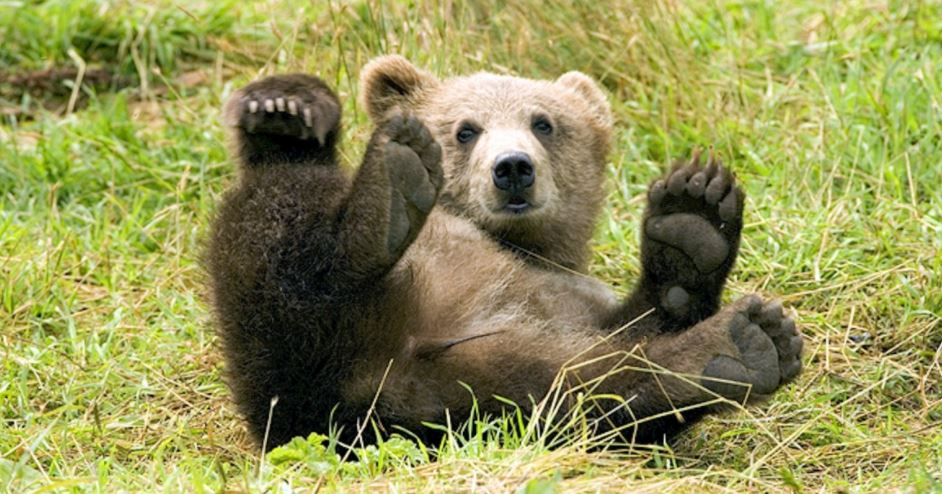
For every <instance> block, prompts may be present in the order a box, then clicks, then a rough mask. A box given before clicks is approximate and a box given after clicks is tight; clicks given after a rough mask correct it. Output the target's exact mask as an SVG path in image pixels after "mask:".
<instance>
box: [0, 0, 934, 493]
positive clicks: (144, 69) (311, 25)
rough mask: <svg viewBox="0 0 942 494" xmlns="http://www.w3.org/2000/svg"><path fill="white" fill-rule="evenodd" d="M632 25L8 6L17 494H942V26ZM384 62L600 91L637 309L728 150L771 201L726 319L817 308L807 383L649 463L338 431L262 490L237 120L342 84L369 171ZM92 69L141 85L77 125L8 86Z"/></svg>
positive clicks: (527, 445)
mask: <svg viewBox="0 0 942 494" xmlns="http://www.w3.org/2000/svg"><path fill="white" fill-rule="evenodd" d="M605 3H606V5H603V6H597V5H596V2H590V1H587V0H586V1H581V0H578V1H577V0H568V1H562V2H556V5H554V6H553V7H548V6H543V5H542V3H541V2H537V1H536V0H523V1H520V2H503V1H496V0H495V1H493V2H485V1H476V2H470V3H463V2H454V3H452V2H443V3H442V4H432V3H426V2H423V1H416V2H409V3H394V2H380V1H368V2H338V1H333V2H329V3H326V2H325V3H321V2H301V1H296V2H285V3H270V2H264V3H257V4H248V5H247V4H245V3H244V2H235V1H225V2H204V3H196V4H195V6H187V7H185V8H184V7H182V5H183V4H182V3H171V2H158V1H148V2H123V1H113V2H104V3H102V2H92V1H90V0H49V1H38V2H19V1H13V2H10V1H7V2H0V110H3V111H0V116H2V117H0V118H3V119H4V120H3V122H2V125H0V280H2V281H0V414H2V421H3V422H2V424H0V491H2V492H5V491H14V492H19V491H39V490H42V491H44V492H48V491H52V492H60V491H66V492H71V491H77V492H84V491H108V492H110V491H118V490H128V491H165V492H216V491H222V490H229V491H251V492H263V491H264V490H265V489H267V488H270V487H272V486H273V485H279V484H280V483H281V482H282V480H285V479H286V480H287V481H288V482H290V483H291V484H292V485H294V486H296V487H299V488H302V489H314V488H321V489H327V490H338V491H349V490H353V491H358V490H362V491H365V490H377V489H378V490H398V491H429V492H432V491H436V492H437V491H459V492H460V491H494V492H507V491H516V490H520V491H521V492H556V491H560V490H562V491H566V492H570V491H593V492H595V491H604V492H611V491H624V490H628V489H631V490H639V491H644V490H647V491H656V492H661V491H702V490H710V491H725V490H730V491H740V490H754V491H769V490H772V491H789V490H794V491H802V492H817V491H854V492H856V491H887V490H895V489H899V490H904V491H913V492H942V384H940V383H942V322H940V321H942V280H940V277H939V276H938V274H939V273H940V272H942V256H940V254H939V251H940V248H942V65H940V61H942V3H939V2H928V1H924V2H903V1H890V2H886V3H874V2H863V1H851V2H815V1H812V0H796V1H792V2H771V1H758V0H748V1H747V0H741V1H732V0H730V1H727V0H710V1H706V0H704V1H693V2H689V3H687V2H650V1H644V0H634V1H633V0H621V1H612V2H605ZM70 52H71V54H70ZM382 53H401V54H404V55H406V56H407V57H409V58H411V59H412V60H413V61H415V62H416V63H418V64H420V65H422V66H425V67H427V68H429V69H430V70H432V71H434V72H437V73H439V74H441V75H448V74H457V73H465V72H468V71H472V70H478V69H482V70H491V71H496V72H508V73H515V74H519V75H523V76H529V77H545V78H551V77H555V76H557V75H559V74H560V73H562V72H563V71H566V70H571V69H578V70H583V71H585V72H587V73H589V74H591V75H592V76H594V77H596V78H598V79H599V80H600V81H602V83H603V84H604V86H605V87H606V89H607V90H608V92H609V93H610V95H611V100H612V103H613V106H614V112H615V115H616V118H617V131H616V139H615V149H614V152H613V153H612V155H611V166H610V175H611V178H612V180H611V186H610V189H609V198H608V208H607V209H606V213H605V215H604V217H603V218H602V221H601V222H600V228H599V231H598V234H597V236H596V252H597V255H596V258H595V262H594V263H593V266H592V270H593V274H595V275H597V276H599V277H601V278H603V279H605V280H607V281H610V282H611V283H612V284H614V285H616V286H618V287H619V289H621V290H626V289H627V288H628V286H627V283H628V282H629V281H630V279H631V278H632V277H633V276H635V275H636V274H637V272H638V245H637V233H638V232H637V224H638V223H637V220H638V217H639V214H640V212H641V209H642V207H643V200H644V199H643V198H644V189H645V184H646V183H648V182H649V181H650V180H651V179H653V178H654V177H656V176H657V175H659V174H660V173H662V172H663V170H664V169H665V167H666V163H667V162H669V161H670V160H671V159H672V158H674V157H681V156H685V155H688V154H689V153H690V152H691V151H692V150H693V149H695V148H698V147H713V148H714V149H715V150H716V151H717V152H718V153H719V154H721V155H722V156H723V157H724V159H725V160H726V161H727V162H728V163H730V164H731V165H732V166H733V167H734V168H735V170H736V171H737V174H738V175H739V177H740V180H741V181H742V183H743V184H744V187H745V189H746V191H747V192H748V194H749V199H748V200H747V205H748V213H747V214H748V217H747V227H746V229H745V232H744V241H743V246H742V253H741V258H740V259H741V260H740V262H739V264H738V268H737V269H736V271H735V274H734V276H733V279H732V281H731V283H730V291H731V292H732V293H731V295H730V296H731V297H736V296H738V295H739V294H742V293H747V292H752V291H759V292H761V293H764V294H767V295H770V296H777V297H781V298H783V299H784V300H785V301H787V303H788V304H789V305H790V306H792V307H793V308H794V309H795V310H796V311H797V313H798V317H799V320H800V324H801V328H802V330H803V331H804V333H805V334H806V336H807V341H806V357H805V362H806V367H805V371H804V373H803V375H802V376H801V378H800V379H799V381H798V382H797V383H795V384H793V385H789V386H787V387H786V388H785V389H783V390H782V391H781V392H780V393H778V394H777V395H776V396H775V397H774V399H773V400H771V402H769V403H767V404H765V405H763V406H760V407H755V408H750V409H749V410H748V411H747V412H740V413H737V414H729V415H724V416H719V417H712V418H709V419H707V420H706V421H704V422H703V423H702V424H700V425H698V426H696V427H695V428H693V429H692V430H691V431H690V432H689V433H687V434H686V435H684V436H683V437H682V438H681V439H680V440H679V441H678V442H677V443H676V444H674V445H672V446H671V447H669V448H661V449H658V450H654V451H641V452H633V453H630V454H626V453H605V452H588V451H586V449H585V448H584V444H581V443H577V444H575V445H572V446H569V447H565V448H561V449H555V450H547V449H546V448H544V447H542V446H541V445H540V443H539V441H533V440H531V439H528V438H527V437H523V436H521V435H520V430H519V427H518V426H517V425H516V424H518V418H515V417H509V418H507V419H506V420H503V421H501V420H497V421H490V422H481V423H478V424H477V427H475V428H474V432H473V433H471V434H470V435H469V437H465V438H459V437H455V438H454V439H453V440H451V441H449V442H448V443H447V444H445V445H444V446H443V447H442V448H441V451H440V452H439V454H438V455H437V457H436V458H433V457H432V456H431V455H430V453H429V451H428V450H427V449H423V448H419V447H418V446H416V445H412V444H411V443H408V442H405V443H404V442H401V441H393V442H391V443H387V444H384V445H381V446H380V447H379V448H376V449H374V450H371V451H369V452H366V453H364V454H363V455H362V458H361V459H360V460H359V461H357V462H354V463H345V464H341V463H338V462H336V461H335V460H334V458H333V457H332V456H331V453H330V451H329V449H325V448H328V447H329V446H328V445H321V444H320V443H319V442H318V441H317V440H313V441H309V442H298V443H296V444H295V445H294V446H293V447H292V448H291V449H288V450H283V451H282V452H281V453H279V454H278V455H271V457H270V458H268V459H267V461H266V462H265V466H264V467H263V469H262V471H261V473H259V471H258V470H257V468H258V464H259V455H258V453H257V451H256V450H255V449H254V448H253V447H252V445H251V444H250V443H249V442H248V441H247V440H246V437H245V432H244V429H243V426H242V424H241V422H240V421H239V419H238V418H237V416H236V415H235V413H234V411H233V409H232V407H231V405H230V403H229V401H228V396H227V391H226V388H225V385H224V384H223V381H222V379H221V369H222V363H221V360H220V355H219V352H218V349H217V348H216V341H215V337H214V336H213V331H212V328H211V326H210V321H209V315H208V308H207V306H206V304H205V299H204V297H203V295H204V292H205V275H204V274H203V273H202V272H201V270H200V268H199V265H198V263H197V257H198V254H199V252H200V245H201V244H200V242H201V238H202V237H203V235H204V233H205V230H206V225H207V221H208V217H209V215H210V214H211V212H212V210H213V207H214V204H215V203H216V200H217V199H218V198H219V195H220V193H221V191H222V190H223V189H224V187H225V186H226V184H227V183H229V182H230V181H231V179H232V165H231V163H229V162H228V160H227V156H226V151H225V145H224V138H223V132H222V128H221V125H220V123H219V111H218V109H219V107H220V102H221V101H222V100H223V99H224V98H225V96H226V95H227V94H228V93H229V92H231V91H232V90H233V88H235V87H238V85H240V84H242V83H244V82H246V81H248V80H250V79H252V78H253V77H256V76H258V75H260V74H266V73H272V72H279V71H286V70H304V71H308V72H313V73H315V74H318V75H320V76H321V77H324V78H325V79H326V80H328V81H329V82H331V83H332V84H335V85H336V86H337V87H338V89H339V91H340V93H341V94H342V96H343V97H344V99H345V106H346V113H345V117H344V118H345V120H344V124H345V126H346V128H347V129H348V131H347V139H346V141H347V148H346V149H345V151H344V159H345V160H347V161H348V162H350V163H355V162H356V160H357V157H358V156H359V153H360V151H361V150H362V148H363V144H364V142H365V139H366V136H368V133H369V132H370V128H369V125H368V122H367V120H366V116H365V114H364V112H363V110H362V109H360V108H357V105H356V101H355V96H356V94H357V88H356V77H357V73H358V70H359V68H360V67H362V66H363V64H364V63H365V62H366V61H367V60H369V59H370V58H371V57H373V56H375V55H378V54H382ZM79 63H82V64H87V65H88V66H89V67H98V68H102V69H103V70H106V71H108V73H109V74H112V75H113V76H114V77H115V79H114V80H113V81H112V84H110V86H109V87H96V88H89V87H86V88H84V89H83V90H82V92H81V93H82V95H81V98H80V99H81V105H79V106H80V107H82V109H81V110H77V111H74V112H72V113H71V114H67V112H63V111H47V110H43V108H52V107H54V106H49V105H43V104H37V103H45V102H44V101H43V98H44V95H43V94H31V95H23V94H22V91H19V89H20V88H17V87H13V86H12V85H11V84H9V83H8V82H7V83H5V82H4V81H8V80H9V79H8V77H9V76H11V75H22V74H27V73H32V72H31V71H36V70H39V69H46V68H50V67H56V68H72V67H75V66H76V64H79ZM55 84H57V85H62V86H64V87H65V89H66V90H65V91H64V93H65V94H70V93H71V92H72V90H71V86H70V85H69V84H71V83H69V82H65V83H62V82H56V83H55ZM53 92H54V91H53ZM48 97H49V98H52V97H53V96H52V95H49V96H48ZM56 97H61V96H56ZM60 107H61V105H60ZM76 108H78V107H76ZM11 109H12V110H11ZM8 110H10V111H8ZM14 110H15V111H14ZM519 420H523V421H524V422H525V419H524V418H519ZM315 439H316V438H315ZM279 455H280V456H279Z"/></svg>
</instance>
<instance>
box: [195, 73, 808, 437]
mask: <svg viewBox="0 0 942 494" xmlns="http://www.w3.org/2000/svg"><path fill="white" fill-rule="evenodd" d="M361 84H362V89H363V90H362V97H363V104H364V106H365V107H366V108H367V109H368V112H369V115H370V117H371V118H372V119H373V120H374V121H375V122H376V125H377V127H376V131H375V132H374V134H373V136H372V138H371V140H370V143H369V145H368V148H367V151H366V154H365V156H364V158H363V163H362V165H361V166H360V168H359V170H358V171H357V172H356V175H355V176H354V177H353V178H352V179H351V178H350V177H348V176H347V175H346V174H345V173H344V171H343V170H342V169H341V168H340V167H338V166H337V163H336V158H335V155H336V143H337V140H338V139H339V134H340V128H339V121H340V118H339V117H340V114H339V108H340V105H339V103H338V101H337V98H336V96H335V95H334V94H333V92H331V91H330V89H329V88H328V87H327V86H326V85H324V84H323V82H321V81H319V80H318V79H316V78H313V77H310V76H304V75H287V76H273V77H269V78H267V79H264V80H261V81H258V82H255V83H252V84H250V85H248V86H247V87H245V88H243V89H242V90H240V91H238V92H237V93H236V94H235V95H234V96H233V97H232V98H231V99H230V100H229V102H228V103H227V107H226V110H225V115H226V121H227V123H228V124H229V125H230V126H231V127H232V128H233V134H234V152H235V154H236V155H237V156H238V158H239V162H240V170H241V177H240V180H239V182H238V184H237V185H236V186H235V187H234V188H233V189H232V190H230V191H229V192H228V193H227V194H226V196H225V197H224V199H223V201H222V204H221V206H220V208H219V212H218V214H217V217H216V219H215V221H214V223H213V227H212V237H211V244H210V248H209V252H208V255H207V265H208V268H209V271H210V273H211V275H212V281H213V285H212V287H213V305H214V308H215V315H216V320H217V325H218V327H219V331H220V334H221V336H222V341H223V343H224V350H225V355H226V361H227V371H228V380H229V383H230V385H231V387H232V391H233V395H234V398H235V401H236V403H237V405H238V407H239V410H240V412H241V413H242V414H243V415H244V416H245V418H246V420H247V421H248V424H249V429H250V431H251V432H252V434H253V435H254V436H255V437H256V438H257V439H261V438H262V437H263V435H264V434H265V427H266V422H267V419H268V414H269V408H270V402H271V400H272V398H273V397H276V396H277V397H278V404H277V406H275V407H274V409H273V412H272V421H271V430H270V434H269V445H277V444H281V443H284V442H286V441H288V440H289V439H291V438H292V437H294V436H297V435H304V434H307V433H309V432H311V431H326V430H327V429H328V427H329V424H331V423H334V424H337V425H340V426H341V427H342V436H343V437H344V438H345V439H346V440H350V439H352V437H353V436H354V435H355V434H356V433H357V432H358V424H360V423H362V421H363V420H364V419H365V417H366V415H367V411H368V409H369V407H370V404H371V403H372V402H373V400H374V398H375V399H376V408H375V414H374V416H373V417H372V418H373V419H375V420H376V421H377V424H378V429H379V430H385V431H390V430H392V428H393V427H404V428H407V429H409V430H411V431H413V432H414V433H416V434H419V435H428V434H432V432H431V431H432V430H431V429H429V428H427V427H425V426H424V425H423V423H425V422H437V423H441V422H443V421H444V420H445V418H446V414H447V415H448V416H450V418H451V419H452V420H460V419H461V418H462V417H466V416H467V415H468V414H469V413H470V412H471V407H472V395H471V394H470V393H469V392H468V390H467V389H466V388H465V386H464V385H467V386H470V388H471V389H472V390H473V392H474V395H475V397H476V399H477V404H478V407H479V409H480V410H481V411H482V412H484V413H499V412H500V411H501V410H502V409H503V408H505V407H506V402H505V400H502V399H498V398H496V397H502V398H503V399H509V400H511V401H514V402H516V403H517V404H518V405H520V406H522V407H524V408H527V409H528V408H529V407H530V406H531V405H532V403H533V402H535V401H538V400H540V399H542V398H543V397H544V396H545V395H546V393H547V392H548V391H549V390H550V388H551V386H552V384H553V382H554V379H555V378H556V377H557V375H558V374H559V373H560V371H561V370H562V369H564V368H572V369H573V370H571V371H570V372H568V373H567V374H566V378H567V381H566V382H567V383H569V385H572V384H574V383H579V382H588V381H595V382H597V384H598V387H597V388H596V389H595V392H597V393H610V394H613V395H618V396H622V397H624V398H625V399H626V400H627V402H620V401H617V400H609V401H599V402H598V403H596V404H595V409H594V410H591V411H590V413H591V414H593V415H594V416H598V417H602V416H605V417H606V420H605V421H604V422H605V424H604V425H601V426H600V427H602V428H612V427H617V428H624V430H623V433H624V435H625V437H627V438H630V439H633V440H636V441H652V440H661V439H662V438H663V437H665V436H667V435H669V434H671V433H673V432H674V431H676V430H678V429H679V428H680V427H682V426H683V425H685V424H689V423H691V422H692V421H693V420H694V419H696V418H697V417H698V416H699V415H701V414H702V413H704V412H706V411H708V410H713V409H715V407H713V408H707V407H701V408H697V409H695V410H692V411H685V412H684V413H683V416H682V417H681V416H680V414H672V413H669V412H671V411H672V410H674V409H677V408H683V407H692V406H695V405H697V404H699V403H703V402H706V401H709V400H715V398H716V396H721V397H724V398H727V399H731V400H741V401H743V400H747V401H754V400H757V399H761V398H762V397H765V396H768V395H769V394H770V393H772V392H773V391H774V390H775V389H777V388H778V387H779V386H780V385H782V384H783V383H785V382H787V381H788V380H790V379H792V378H793V377H794V376H795V375H797V373H798V371H799V369H800V359H799V357H800V352H801V337H800V335H799V333H798V332H797V330H796V329H795V324H794V321H793V320H792V319H791V318H789V317H786V316H785V315H784V314H783V312H782V307H781V305H780V304H777V303H775V302H772V303H763V302H762V301H761V300H760V299H759V298H758V297H755V296H751V297H746V298H744V299H741V300H740V301H738V302H736V303H735V304H732V305H731V306H729V307H726V308H722V309H720V308H719V300H720V295H721V291H722V288H723V283H724V281H725V279H726V276H727V275H728V273H729V270H730V269H731V268H732V265H733V262H734V260H735V256H736V252H737V250H738V244H739V234H740V230H741V228H742V205H743V194H742V192H741V190H740V189H739V188H738V187H736V186H735V183H734V179H733V177H732V175H731V174H730V173H729V172H728V171H727V170H726V169H725V168H724V167H722V166H721V165H720V164H719V163H718V162H716V161H714V160H712V159H711V160H707V162H706V163H703V164H701V163H700V160H699V159H694V160H692V161H691V162H690V163H689V164H686V165H683V166H678V167H676V168H675V170H674V171H673V172H671V174H669V175H668V176H667V177H665V178H664V179H663V180H659V181H657V182H655V183H654V184H653V185H652V186H651V189H650V193H649V205H648V208H647V211H646V213H645V218H644V222H645V223H644V229H643V235H642V239H641V240H642V263H643V275H642V278H641V280H640V281H638V283H637V288H636V289H635V291H634V292H633V293H632V295H631V296H629V297H628V298H627V299H626V300H624V301H618V300H617V299H616V297H615V296H614V294H613V293H612V292H611V290H610V289H609V288H608V287H606V286H605V285H603V284H602V283H600V282H598V281H596V280H593V279H591V278H588V277H587V276H585V275H584V274H581V273H584V271H585V269H586V263H587V259H588V255H589V251H588V243H589V239H590V237H591V235H592V232H593V228H594V225H595V222H596V219H597V217H598V214H599V211H600V207H601V202H602V198H603V195H604V194H603V179H604V164H605V159H606V155H607V153H608V151H609V140H610V134H611V127H612V118H611V113H610V110H609V106H608V103H607V101H606V99H605V97H604V95H603V93H602V92H601V91H600V90H599V88H598V86H597V85H596V84H595V82H594V81H592V79H590V78H589V77H587V76H585V75H584V74H581V73H578V72H570V73H567V74H565V75H563V76H562V77H560V78H558V79H557V80H555V81H536V80H528V79H522V78H516V77H506V76H497V75H493V74H486V73H481V74H475V75H472V76H468V77H458V78H452V79H446V80H439V79H437V78H435V77H434V76H432V75H431V74H429V73H427V72H424V71H422V70H420V69H417V68H416V67H414V66H413V65H412V64H411V63H409V62H408V61H406V60H405V59H402V58H400V57H395V56H391V57H382V58H379V59H377V60H375V61H373V62H371V63H370V64H369V65H368V66H366V67H365V68H364V70H363V72H362V74H361ZM508 152H513V153H517V154H516V156H519V155H525V156H526V158H527V164H526V166H527V168H526V170H524V171H523V172H521V173H527V174H529V176H530V177H531V178H532V179H533V183H532V184H529V185H520V186H519V187H518V186H517V185H519V184H517V185H514V188H512V189H510V191H509V192H508V190H505V189H506V188H501V187H496V186H495V184H497V183H498V182H497V181H496V180H497V179H496V178H495V177H496V175H494V174H495V173H497V172H496V171H495V170H497V168H496V165H495V163H496V162H499V161H500V160H501V159H502V156H506V153H508ZM521 205H522V206H521ZM518 206H519V207H518ZM645 314H646V316H645V317H643V318H641V316H642V315H645ZM639 318H640V319H639ZM632 321H634V324H632V325H631V327H629V328H627V330H624V328H623V326H625V325H626V324H627V323H629V322H632ZM659 367H660V368H664V369H668V370H670V371H673V372H676V373H683V374H687V375H689V376H692V381H691V380H690V379H682V378H679V377H672V376H669V375H664V374H661V375H658V374H657V373H654V372H645V371H644V369H647V368H655V369H656V368H659ZM733 382H738V383H743V384H742V385H737V384H735V383H733ZM698 383H699V384H698ZM377 393H378V394H377ZM565 405H566V406H572V405H573V403H572V402H570V401H567V402H566V403H565ZM365 432H366V433H367V434H371V433H372V432H373V428H372V427H367V428H366V430H365Z"/></svg>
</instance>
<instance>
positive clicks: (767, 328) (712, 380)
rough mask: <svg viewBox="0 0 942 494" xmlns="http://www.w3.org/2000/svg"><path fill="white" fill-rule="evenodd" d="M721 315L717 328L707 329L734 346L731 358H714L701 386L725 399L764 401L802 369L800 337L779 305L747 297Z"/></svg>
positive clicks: (756, 297)
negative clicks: (724, 315)
mask: <svg viewBox="0 0 942 494" xmlns="http://www.w3.org/2000/svg"><path fill="white" fill-rule="evenodd" d="M728 310H731V314H729V315H731V317H720V318H719V320H718V321H717V322H716V323H711V321H705V322H704V323H703V324H706V325H711V324H716V325H718V326H719V327H712V328H707V331H708V332H714V333H715V334H717V335H718V337H719V338H728V340H729V341H730V342H732V343H733V346H735V349H736V350H737V351H736V352H733V354H720V355H716V356H714V357H713V358H712V359H711V360H710V361H709V362H708V363H707V365H706V367H705V368H704V369H703V372H702V376H703V377H702V378H701V383H702V384H703V386H704V387H705V388H707V389H708V390H710V391H712V392H714V393H716V394H718V395H720V396H722V397H724V398H728V399H732V400H739V401H741V400H743V399H746V398H747V397H748V398H762V397H765V396H767V395H769V394H771V393H772V392H773V391H775V390H776V389H777V388H778V387H779V386H781V385H782V384H784V383H786V382H788V381H790V380H792V379H794V377H795V376H797V375H798V372H799V371H800V370H801V349H802V338H801V334H800V333H798V330H797V328H796V327H795V321H794V320H793V319H792V318H791V317H789V316H786V315H785V314H784V313H783V310H782V304H781V303H780V302H777V301H776V302H766V303H763V302H762V300H761V299H760V298H759V297H758V296H754V295H753V296H749V297H746V298H744V299H741V300H739V301H737V302H736V304H735V305H734V306H733V307H731V308H730V309H728Z"/></svg>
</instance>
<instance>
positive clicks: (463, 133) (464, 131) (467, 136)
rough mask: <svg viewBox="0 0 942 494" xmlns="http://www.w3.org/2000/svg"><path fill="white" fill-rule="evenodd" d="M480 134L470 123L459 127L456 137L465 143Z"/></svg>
mask: <svg viewBox="0 0 942 494" xmlns="http://www.w3.org/2000/svg"><path fill="white" fill-rule="evenodd" d="M476 135H478V131H477V130H476V129H474V128H473V127H471V126H469V125H465V126H462V127H461V128H460V129H458V133H457V134H456V135H455V138H456V139H458V142H460V143H462V144H465V143H468V142H470V141H471V139H474V136H476Z"/></svg>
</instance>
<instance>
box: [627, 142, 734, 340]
mask: <svg viewBox="0 0 942 494" xmlns="http://www.w3.org/2000/svg"><path fill="white" fill-rule="evenodd" d="M743 200H744V194H743V192H742V191H741V190H740V189H739V187H737V186H736V184H735V179H734V177H733V175H732V173H730V171H729V170H728V169H727V168H726V167H724V166H723V165H722V164H721V163H720V162H719V161H718V160H715V159H713V158H712V157H711V158H710V159H709V160H708V162H707V163H706V165H705V166H701V164H700V158H699V155H698V156H695V157H694V159H693V160H691V162H690V163H688V164H686V165H683V166H678V167H676V168H675V169H674V170H673V171H672V172H671V173H670V174H669V175H668V176H667V177H666V178H663V179H661V180H657V181H655V182H654V183H653V184H652V185H651V187H650V189H649V191H648V207H647V211H646V212H645V220H644V231H643V237H642V264H643V269H644V274H645V277H646V281H647V282H648V286H649V289H652V290H654V291H655V292H656V293H654V294H653V295H654V298H655V299H656V300H658V301H659V304H660V308H661V309H663V310H665V311H666V312H667V313H668V314H669V315H670V316H672V317H674V318H676V319H677V320H679V321H682V322H683V323H686V324H692V323H694V322H697V321H698V320H702V319H703V318H705V317H707V316H709V315H711V314H712V313H713V312H714V311H715V310H716V303H717V301H718V297H719V294H720V290H722V285H723V282H724V281H725V279H726V276H727V274H728V273H729V270H730V268H731V267H732V264H733V261H734V260H735V256H736V251H737V249H738V246H739V235H740V232H741V231H742V212H743Z"/></svg>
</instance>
